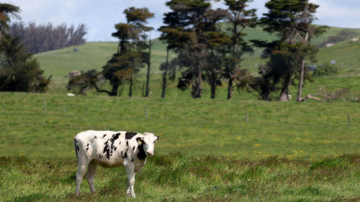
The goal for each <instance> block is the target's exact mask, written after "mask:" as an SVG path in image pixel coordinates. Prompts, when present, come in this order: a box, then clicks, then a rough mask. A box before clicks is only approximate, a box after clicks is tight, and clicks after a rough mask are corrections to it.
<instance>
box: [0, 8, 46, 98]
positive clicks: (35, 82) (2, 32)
mask: <svg viewBox="0 0 360 202" xmlns="http://www.w3.org/2000/svg"><path fill="white" fill-rule="evenodd" d="M19 10H20V9H19V7H16V6H13V5H11V4H0V91H21V92H45V91H46V90H47V87H48V84H49V83H50V79H51V76H49V77H48V78H46V77H44V76H43V73H44V71H43V70H41V69H40V65H39V63H38V62H37V61H36V60H35V59H32V58H31V56H32V54H30V53H27V51H26V48H25V46H24V45H23V44H22V43H21V38H20V37H19V36H16V37H13V36H11V35H10V34H8V33H7V31H8V28H9V24H8V23H9V22H10V16H15V17H17V13H18V12H19Z"/></svg>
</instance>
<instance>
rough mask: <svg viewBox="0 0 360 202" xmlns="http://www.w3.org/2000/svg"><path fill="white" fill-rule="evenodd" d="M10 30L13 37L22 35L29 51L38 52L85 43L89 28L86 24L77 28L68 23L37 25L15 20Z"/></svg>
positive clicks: (22, 39)
mask: <svg viewBox="0 0 360 202" xmlns="http://www.w3.org/2000/svg"><path fill="white" fill-rule="evenodd" d="M8 31H9V33H10V34H11V35H12V36H13V37H16V36H20V37H21V42H22V43H23V44H24V46H25V47H26V48H27V51H28V52H29V53H34V54H36V53H41V52H46V51H52V50H57V49H61V48H65V47H69V46H76V45H80V44H83V43H85V42H86V41H85V39H84V38H83V37H84V36H85V34H86V33H87V28H86V25H84V24H80V25H78V26H77V28H75V27H74V25H71V26H69V27H68V26H67V25H66V24H61V25H58V26H54V25H53V24H52V23H48V24H42V25H36V23H34V22H30V23H28V24H27V25H26V24H25V23H23V22H15V23H12V24H11V25H10V27H9V30H8Z"/></svg>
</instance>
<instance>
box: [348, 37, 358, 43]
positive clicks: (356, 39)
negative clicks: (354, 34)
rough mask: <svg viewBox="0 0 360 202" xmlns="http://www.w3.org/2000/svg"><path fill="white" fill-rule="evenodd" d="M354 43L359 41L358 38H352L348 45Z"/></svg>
mask: <svg viewBox="0 0 360 202" xmlns="http://www.w3.org/2000/svg"><path fill="white" fill-rule="evenodd" d="M355 41H359V38H352V39H350V43H353V42H355Z"/></svg>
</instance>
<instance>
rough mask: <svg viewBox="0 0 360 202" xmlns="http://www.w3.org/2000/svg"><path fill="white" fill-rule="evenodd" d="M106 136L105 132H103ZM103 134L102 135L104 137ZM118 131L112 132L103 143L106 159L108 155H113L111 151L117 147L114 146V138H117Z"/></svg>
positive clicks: (108, 157)
mask: <svg viewBox="0 0 360 202" xmlns="http://www.w3.org/2000/svg"><path fill="white" fill-rule="evenodd" d="M105 136H106V134H105ZM105 136H104V137H105ZM119 136H120V133H116V134H113V135H112V136H111V138H110V139H108V140H107V141H106V142H105V143H104V150H103V153H104V155H105V157H106V158H107V159H110V157H111V156H112V155H113V152H114V151H115V150H116V149H117V148H116V147H115V146H114V143H115V140H117V139H119Z"/></svg>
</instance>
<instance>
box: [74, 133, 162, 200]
mask: <svg viewBox="0 0 360 202" xmlns="http://www.w3.org/2000/svg"><path fill="white" fill-rule="evenodd" d="M158 139H159V137H158V136H155V135H154V134H153V133H144V134H140V133H133V132H126V131H116V132H114V131H93V130H89V131H84V132H81V133H78V134H77V135H76V136H75V138H74V147H75V152H76V157H77V160H78V166H79V168H78V171H77V173H76V194H78V193H79V191H80V185H81V182H82V180H83V177H84V174H85V172H86V168H87V167H88V170H87V180H88V183H89V187H90V191H91V192H93V193H95V188H94V178H95V172H96V167H97V166H98V165H99V166H102V167H105V168H113V167H118V166H124V167H125V169H126V173H127V188H126V193H127V194H128V195H131V196H133V197H135V192H134V184H135V174H136V173H138V172H140V171H141V169H142V167H143V166H144V165H145V163H146V157H147V156H152V155H153V154H154V144H155V142H156V141H157V140H158Z"/></svg>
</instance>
